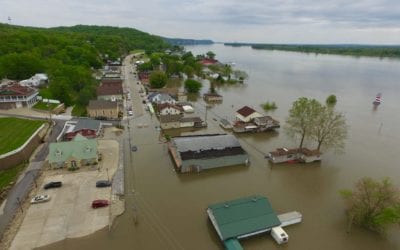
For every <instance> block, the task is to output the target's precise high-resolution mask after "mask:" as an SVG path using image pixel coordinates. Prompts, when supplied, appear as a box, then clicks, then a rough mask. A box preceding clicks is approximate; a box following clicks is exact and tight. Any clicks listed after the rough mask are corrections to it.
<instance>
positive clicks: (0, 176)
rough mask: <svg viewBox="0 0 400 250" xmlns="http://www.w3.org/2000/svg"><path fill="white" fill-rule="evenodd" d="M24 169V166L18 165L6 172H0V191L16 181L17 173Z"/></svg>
mask: <svg viewBox="0 0 400 250" xmlns="http://www.w3.org/2000/svg"><path fill="white" fill-rule="evenodd" d="M24 168H25V164H20V165H18V166H16V167H12V168H10V169H6V170H0V190H2V189H3V188H4V187H6V186H7V185H8V184H9V183H10V182H13V181H15V180H16V179H17V177H18V175H19V173H20V172H21V171H22V170H23V169H24Z"/></svg>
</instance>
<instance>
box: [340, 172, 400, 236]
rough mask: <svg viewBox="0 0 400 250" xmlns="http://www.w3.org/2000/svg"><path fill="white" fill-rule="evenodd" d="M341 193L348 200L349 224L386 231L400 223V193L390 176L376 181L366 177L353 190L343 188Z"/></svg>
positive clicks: (381, 231)
mask: <svg viewBox="0 0 400 250" xmlns="http://www.w3.org/2000/svg"><path fill="white" fill-rule="evenodd" d="M340 194H341V195H342V197H343V198H344V199H345V201H346V202H347V209H346V213H347V216H348V219H349V226H351V225H353V224H354V225H359V226H362V227H365V228H367V229H370V230H372V231H376V232H380V233H385V232H386V230H387V228H388V227H389V226H391V225H393V224H398V223H400V193H399V190H398V189H397V188H395V187H394V186H393V184H392V183H391V181H390V179H389V178H386V179H383V180H382V181H376V180H374V179H371V178H367V177H365V178H362V179H361V180H359V181H358V182H357V183H356V187H355V189H354V190H353V191H352V190H341V191H340Z"/></svg>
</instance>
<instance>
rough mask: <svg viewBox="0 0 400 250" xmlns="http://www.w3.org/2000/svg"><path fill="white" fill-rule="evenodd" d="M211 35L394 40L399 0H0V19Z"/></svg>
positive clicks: (398, 36)
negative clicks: (9, 18)
mask: <svg viewBox="0 0 400 250" xmlns="http://www.w3.org/2000/svg"><path fill="white" fill-rule="evenodd" d="M9 16H10V17H11V23H12V24H17V25H29V26H40V27H54V26H61V25H63V26H71V25H76V24H93V25H111V26H119V27H132V28H136V29H139V30H142V31H145V32H148V33H151V34H156V35H161V36H166V37H179V38H195V39H203V38H207V39H212V40H214V41H223V42H224V41H232V42H265V43H362V44H400V0H319V1H318V0H249V1H246V0H186V1H178V0H141V1H138V0H0V22H3V23H6V22H8V20H7V19H8V17H9Z"/></svg>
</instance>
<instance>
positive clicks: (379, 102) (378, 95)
mask: <svg viewBox="0 0 400 250" xmlns="http://www.w3.org/2000/svg"><path fill="white" fill-rule="evenodd" d="M381 98H382V94H381V93H378V94H376V97H375V101H373V102H372V104H374V105H379V104H381Z"/></svg>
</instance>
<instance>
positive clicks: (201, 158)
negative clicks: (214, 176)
mask: <svg viewBox="0 0 400 250" xmlns="http://www.w3.org/2000/svg"><path fill="white" fill-rule="evenodd" d="M169 152H170V154H171V156H172V158H173V161H174V163H175V166H176V168H177V169H178V171H179V172H181V173H186V172H193V171H195V172H199V171H202V170H205V169H212V168H219V167H225V166H234V165H244V164H247V163H248V155H247V153H246V151H244V149H243V148H242V147H241V145H240V143H239V141H238V140H237V139H236V138H235V137H234V136H233V135H226V134H211V135H193V136H179V137H174V138H172V140H171V142H170V143H169Z"/></svg>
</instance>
